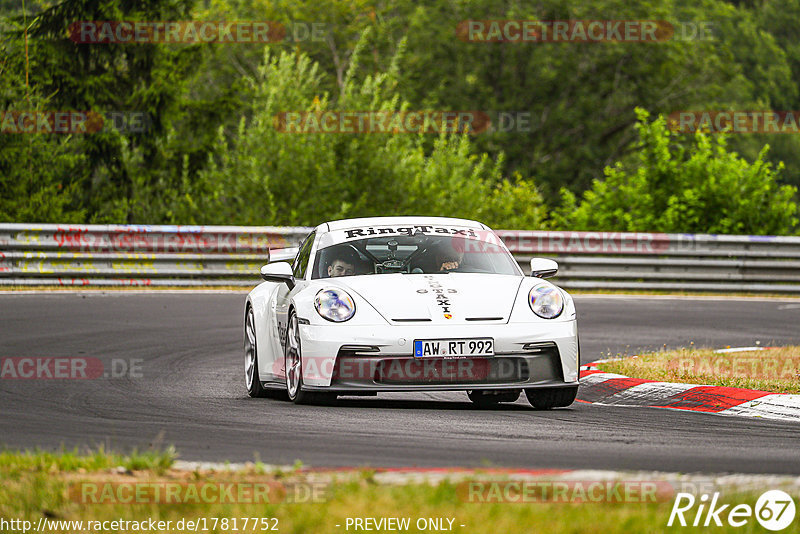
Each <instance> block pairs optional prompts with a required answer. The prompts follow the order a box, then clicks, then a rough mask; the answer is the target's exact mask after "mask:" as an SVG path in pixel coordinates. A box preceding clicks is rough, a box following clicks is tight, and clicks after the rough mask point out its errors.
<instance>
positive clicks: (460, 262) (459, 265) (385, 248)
mask: <svg viewBox="0 0 800 534" xmlns="http://www.w3.org/2000/svg"><path fill="white" fill-rule="evenodd" d="M490 237H491V238H492V239H469V238H463V237H459V236H438V235H426V234H421V233H418V234H414V235H410V236H409V235H391V236H387V235H380V236H375V237H368V238H364V239H357V240H352V241H349V242H347V243H338V244H334V245H331V246H328V247H325V248H321V249H319V250H318V251H317V255H316V260H315V262H314V263H315V265H314V271H313V275H312V278H329V277H337V276H355V275H368V274H391V273H406V274H430V273H449V272H460V273H489V274H505V275H519V274H520V271H519V267H518V266H517V263H516V261H515V260H514V258H513V257H512V256H511V255H510V254H509V253H508V251H507V250H506V249H505V248H503V247H501V246H499V245H497V244H495V243H493V242H491V241H493V240H494V241H496V240H497V238H496V237H495V236H494V234H491V236H490Z"/></svg>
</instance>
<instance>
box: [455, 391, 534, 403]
mask: <svg viewBox="0 0 800 534" xmlns="http://www.w3.org/2000/svg"><path fill="white" fill-rule="evenodd" d="M520 393H522V391H521V390H519V389H509V390H501V391H491V390H488V391H487V390H482V389H472V390H469V391H467V397H469V400H471V401H472V402H473V404H475V406H481V407H487V406H496V405H497V404H499V403H501V402H516V400H517V399H518V398H519V395H520Z"/></svg>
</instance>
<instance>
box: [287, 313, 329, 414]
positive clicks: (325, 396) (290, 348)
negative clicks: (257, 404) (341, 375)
mask: <svg viewBox="0 0 800 534" xmlns="http://www.w3.org/2000/svg"><path fill="white" fill-rule="evenodd" d="M302 354H303V352H302V347H301V344H300V328H299V326H298V322H297V314H296V313H295V312H294V310H292V311H291V312H290V313H289V321H288V323H287V326H286V343H285V344H284V358H285V360H284V366H285V371H286V372H285V375H286V395H287V397H288V398H289V400H290V401H292V402H293V403H295V404H328V403H331V402H333V401H334V400H336V395H335V394H332V393H316V392H314V393H312V392H310V391H303V358H302Z"/></svg>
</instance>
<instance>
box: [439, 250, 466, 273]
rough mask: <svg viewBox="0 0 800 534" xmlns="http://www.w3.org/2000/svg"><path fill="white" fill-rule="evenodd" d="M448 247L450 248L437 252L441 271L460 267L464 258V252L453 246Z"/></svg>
mask: <svg viewBox="0 0 800 534" xmlns="http://www.w3.org/2000/svg"><path fill="white" fill-rule="evenodd" d="M447 249H449V250H439V251H437V253H436V265H437V266H438V267H439V271H440V272H441V271H448V270H452V269H458V268H459V267H460V266H461V262H462V261H463V260H464V253H463V252H459V251H457V250H454V249H453V248H452V247H447Z"/></svg>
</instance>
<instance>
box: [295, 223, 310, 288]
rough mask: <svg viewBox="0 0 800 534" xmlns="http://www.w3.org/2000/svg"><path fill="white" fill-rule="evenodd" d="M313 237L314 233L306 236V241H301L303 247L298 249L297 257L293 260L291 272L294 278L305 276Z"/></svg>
mask: <svg viewBox="0 0 800 534" xmlns="http://www.w3.org/2000/svg"><path fill="white" fill-rule="evenodd" d="M314 237H315V234H314V232H311V233H310V234H308V237H306V240H305V241H303V245H302V246H301V247H300V252H298V253H297V257H296V258H295V259H294V265H292V272H293V274H294V277H295V278H303V277H304V276H305V274H306V267H308V258H309V256H311V247H312V246H314Z"/></svg>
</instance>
